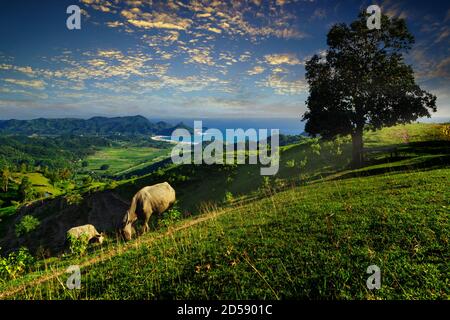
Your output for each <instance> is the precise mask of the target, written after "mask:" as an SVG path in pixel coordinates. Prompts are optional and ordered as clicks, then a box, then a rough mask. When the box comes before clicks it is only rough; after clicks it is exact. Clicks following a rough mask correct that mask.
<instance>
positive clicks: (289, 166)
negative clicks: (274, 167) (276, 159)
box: [286, 159, 295, 168]
mask: <svg viewBox="0 0 450 320" xmlns="http://www.w3.org/2000/svg"><path fill="white" fill-rule="evenodd" d="M286 167H288V168H294V167H295V160H294V159H291V160H288V161H286Z"/></svg>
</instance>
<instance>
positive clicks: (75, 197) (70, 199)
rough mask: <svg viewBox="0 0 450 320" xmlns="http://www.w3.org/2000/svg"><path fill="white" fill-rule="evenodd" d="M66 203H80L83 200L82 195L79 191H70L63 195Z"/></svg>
mask: <svg viewBox="0 0 450 320" xmlns="http://www.w3.org/2000/svg"><path fill="white" fill-rule="evenodd" d="M65 199H66V201H67V204H68V205H70V206H71V205H74V204H80V203H81V202H82V201H83V196H82V195H81V194H79V193H71V194H68V195H67V196H65Z"/></svg>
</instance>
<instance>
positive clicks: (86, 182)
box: [83, 175, 94, 186]
mask: <svg viewBox="0 0 450 320" xmlns="http://www.w3.org/2000/svg"><path fill="white" fill-rule="evenodd" d="M92 181H94V179H93V178H92V176H90V175H88V176H85V177H83V185H85V186H89V185H90V184H91V183H92Z"/></svg>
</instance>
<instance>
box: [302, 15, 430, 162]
mask: <svg viewBox="0 0 450 320" xmlns="http://www.w3.org/2000/svg"><path fill="white" fill-rule="evenodd" d="M366 19H367V15H366V14H364V13H361V14H360V15H359V17H358V19H357V20H356V21H354V22H353V23H351V24H350V25H346V24H337V25H334V26H333V27H332V28H331V30H330V31H329V33H328V35H327V45H328V50H327V51H326V52H325V53H324V54H322V55H314V56H313V57H312V58H311V59H310V60H309V61H308V62H307V63H306V79H307V81H308V84H309V88H310V92H309V97H308V99H307V101H306V105H307V108H308V110H307V112H306V113H305V114H304V116H303V120H306V121H307V122H306V126H305V130H306V132H308V133H310V134H313V135H315V134H320V135H321V136H322V137H324V138H326V139H327V138H334V137H335V136H337V135H351V136H352V140H353V163H354V164H355V165H356V166H359V165H360V164H361V162H362V160H363V140H362V134H363V131H364V129H366V128H368V129H372V130H376V129H380V128H382V127H384V126H393V125H395V124H399V123H409V122H411V121H414V120H416V119H418V118H420V117H430V111H433V112H435V111H436V97H435V96H434V95H432V94H430V93H428V92H426V91H425V90H423V89H421V88H420V87H419V85H417V84H416V81H415V78H414V71H413V69H412V67H411V66H410V65H407V64H406V63H405V61H404V54H405V53H407V52H408V51H409V50H410V49H411V48H412V45H413V44H414V37H413V35H412V34H411V33H410V32H409V31H408V28H407V25H406V22H405V20H403V19H397V18H389V17H387V16H386V15H382V20H381V29H373V30H369V29H368V28H367V22H366Z"/></svg>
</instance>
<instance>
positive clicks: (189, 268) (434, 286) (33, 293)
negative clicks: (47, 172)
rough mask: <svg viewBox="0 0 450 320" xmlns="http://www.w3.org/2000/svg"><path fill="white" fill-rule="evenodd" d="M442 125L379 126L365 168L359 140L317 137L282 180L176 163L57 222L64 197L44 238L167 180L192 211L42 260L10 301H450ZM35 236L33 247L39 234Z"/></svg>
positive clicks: (289, 150)
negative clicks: (375, 279) (354, 145)
mask: <svg viewBox="0 0 450 320" xmlns="http://www.w3.org/2000/svg"><path fill="white" fill-rule="evenodd" d="M442 128H443V126H442V125H440V126H435V125H412V126H398V127H395V128H388V129H384V130H382V131H380V132H378V133H375V134H372V133H367V135H366V137H367V144H366V145H367V147H368V150H367V159H368V161H367V165H366V166H365V167H364V168H361V169H358V170H351V169H349V168H348V161H349V160H348V159H349V158H350V145H349V141H348V140H346V139H342V141H340V142H334V143H326V142H325V143H318V142H317V141H316V140H308V141H303V142H302V143H299V144H295V145H290V146H287V147H285V148H283V150H282V152H281V159H280V170H279V173H278V174H277V176H275V177H272V178H269V179H267V178H263V177H261V176H260V175H259V167H258V166H255V165H241V166H202V165H197V166H195V165H185V166H169V167H167V168H165V169H160V170H158V171H157V172H153V173H149V174H147V175H144V176H142V177H139V178H133V179H130V180H127V181H123V182H121V183H120V184H119V186H118V187H117V188H115V189H114V190H110V191H107V192H99V193H91V194H90V195H86V196H85V197H84V198H85V199H84V200H83V202H82V203H81V204H80V205H79V206H70V207H67V208H64V209H63V210H62V211H58V216H57V217H58V219H57V220H55V219H53V216H52V212H51V211H52V210H54V208H61V206H62V205H63V204H64V202H61V201H56V200H54V201H51V202H49V203H48V205H45V204H43V205H40V206H36V208H35V209H34V208H33V207H30V209H27V210H25V212H27V213H28V214H32V215H36V216H37V217H41V216H44V217H45V219H46V220H45V221H44V220H42V221H43V222H42V223H41V225H42V227H43V228H44V229H43V231H42V232H41V233H35V234H34V237H36V235H37V234H40V235H47V234H49V233H48V232H50V231H51V230H52V228H54V227H53V226H54V224H55V222H56V221H57V222H58V224H59V225H62V224H64V221H65V222H67V223H69V222H70V223H75V222H76V221H78V222H79V223H80V222H82V221H84V220H83V219H85V218H84V216H86V219H89V217H91V218H90V219H94V220H95V221H97V222H99V223H100V222H101V220H99V219H100V217H102V216H104V215H105V212H108V213H111V214H112V212H114V215H115V216H114V217H116V216H117V217H116V218H120V217H121V215H122V211H124V210H126V208H127V207H126V204H125V202H124V201H126V199H130V197H131V196H132V195H133V194H134V192H136V191H137V190H139V188H141V187H142V186H144V185H149V184H153V183H157V182H160V181H166V180H167V181H169V182H170V183H171V184H172V185H174V187H175V189H176V191H177V198H178V199H179V206H180V208H181V210H182V212H183V213H184V218H183V219H182V220H181V221H179V222H176V223H172V224H170V226H169V229H167V228H165V227H158V228H156V229H153V231H152V232H150V233H148V234H146V235H143V236H141V237H140V238H138V239H135V240H133V241H131V242H129V243H126V244H125V243H122V242H121V241H120V240H118V239H116V238H115V236H114V234H113V233H110V235H109V240H108V242H107V244H105V245H104V246H102V247H100V248H95V247H93V248H91V249H90V250H89V252H88V253H87V254H86V255H85V256H83V257H79V256H56V257H52V258H48V259H44V260H40V261H39V262H38V263H37V264H36V265H34V267H33V268H32V272H30V273H28V274H26V275H24V276H22V277H19V278H16V279H11V280H4V281H0V298H13V299H14V298H27V299H61V298H63V299H65V298H77V299H78V298H84V299H147V298H148V299H160V298H179V299H182V298H186V299H191V298H205V299H214V298H221V299H235V298H266V299H269V298H270V299H278V298H280V299H281V298H308V299H311V298H312V299H350V298H357V299H399V298H401V299H448V298H449V297H450V292H449V289H448V288H450V286H449V285H450V283H449V282H450V279H449V277H448V272H449V264H448V261H450V259H449V258H450V254H449V253H450V247H449V237H450V224H449V221H450V220H449V218H450V210H449V201H448V199H449V198H450V193H449V192H450V191H449V189H448V187H447V186H448V181H449V178H450V167H449V163H450V158H449V157H450V154H449V150H450V142H449V141H448V140H446V139H448V137H446V136H445V135H443V134H442V132H443V130H442ZM405 130H406V134H405ZM406 135H408V136H409V138H408V139H409V140H408V141H406V140H404V138H405V136H406ZM402 139H403V140H402ZM229 193H231V195H232V199H231V201H230V199H228V200H227V201H224V198H226V195H227V194H229ZM124 199H125V200H124ZM52 208H53V209H52ZM97 211H98V212H97ZM109 211H111V212H109ZM23 214H24V212H22V213H21V215H23ZM52 219H53V220H52ZM94 220H92V221H94ZM9 221H12V220H9ZM86 221H90V220H86ZM45 222H47V223H45ZM106 222H108V223H110V222H109V220H108V221H106ZM102 223H103V222H102ZM45 225H47V226H45ZM22 240H23V241H22V242H21V243H29V244H31V243H33V242H31V241H32V240H33V233H32V234H30V235H29V240H30V241H28V242H27V241H25V240H26V239H22ZM44 256H45V255H44ZM71 264H79V265H81V267H82V277H83V278H82V289H81V290H80V291H70V290H66V289H65V288H64V283H65V281H66V279H67V275H66V274H65V269H66V268H67V267H68V266H69V265H71ZM372 264H376V265H377V266H379V267H380V268H381V272H382V287H381V289H380V290H378V291H369V290H368V289H367V288H366V286H365V281H366V279H367V277H368V275H367V274H366V269H367V267H368V266H370V265H372ZM19 289H20V290H19Z"/></svg>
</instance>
